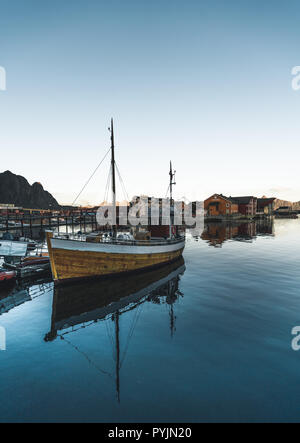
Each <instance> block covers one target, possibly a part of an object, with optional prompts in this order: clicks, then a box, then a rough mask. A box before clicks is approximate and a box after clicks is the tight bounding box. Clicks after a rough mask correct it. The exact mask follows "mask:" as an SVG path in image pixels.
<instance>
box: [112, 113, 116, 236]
mask: <svg viewBox="0 0 300 443" xmlns="http://www.w3.org/2000/svg"><path fill="white" fill-rule="evenodd" d="M110 132H111V136H110V140H111V171H112V206H113V221H115V223H117V221H116V171H115V139H114V122H113V119H111V126H110ZM116 236H117V226H116V224H114V225H113V237H116Z"/></svg>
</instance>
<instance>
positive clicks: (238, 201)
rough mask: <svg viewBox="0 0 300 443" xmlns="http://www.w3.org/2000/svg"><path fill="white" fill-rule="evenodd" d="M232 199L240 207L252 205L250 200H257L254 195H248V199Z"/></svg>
mask: <svg viewBox="0 0 300 443" xmlns="http://www.w3.org/2000/svg"><path fill="white" fill-rule="evenodd" d="M230 198H232V199H233V200H234V201H235V202H236V203H239V204H240V205H247V204H249V203H250V200H252V199H256V197H253V195H248V196H246V197H230Z"/></svg>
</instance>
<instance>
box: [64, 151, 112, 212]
mask: <svg viewBox="0 0 300 443" xmlns="http://www.w3.org/2000/svg"><path fill="white" fill-rule="evenodd" d="M109 152H110V148H109V150H108V151H107V153H106V154H105V156H104V157H103V159H102V160H101V162H100V163H99V164H98V166H97V168H96V169H95V170H94V172H93V173H92V175H91V176H90V178H89V179H88V181H87V182H86V183H85V185H84V186H83V187H82V189H81V191H80V192H79V194H78V195H77V197H76V198H75V200H74V201H73V203H72V206H73V205H74V203H75V202H76V201H77V200H78V198H79V197H80V195H81V194H82V192H83V191H84V189H85V188H86V187H87V185H88V184H89V182H90V181H91V179H92V178H93V177H94V175H95V174H96V172H97V171H98V169H99V168H100V166H101V164H102V163H103V162H104V160H105V158H106V157H107V155H108V153H109Z"/></svg>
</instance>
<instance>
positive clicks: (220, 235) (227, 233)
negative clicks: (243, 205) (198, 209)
mask: <svg viewBox="0 0 300 443" xmlns="http://www.w3.org/2000/svg"><path fill="white" fill-rule="evenodd" d="M274 235H275V233H274V221H273V219H270V220H252V221H249V222H241V221H239V222H208V223H205V225H204V230H203V232H202V234H201V239H202V240H205V241H207V243H208V244H209V245H210V246H214V247H222V244H223V243H224V242H226V241H228V240H234V241H242V242H247V241H248V242H252V241H253V240H254V239H255V238H257V237H258V236H274Z"/></svg>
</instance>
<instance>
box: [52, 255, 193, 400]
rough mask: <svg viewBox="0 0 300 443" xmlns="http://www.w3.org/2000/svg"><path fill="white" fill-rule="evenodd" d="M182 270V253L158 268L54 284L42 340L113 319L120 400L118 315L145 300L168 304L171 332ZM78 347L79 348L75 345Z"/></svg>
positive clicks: (117, 386) (183, 267) (173, 326)
mask: <svg viewBox="0 0 300 443" xmlns="http://www.w3.org/2000/svg"><path fill="white" fill-rule="evenodd" d="M184 271H185V265H184V259H183V258H182V257H181V258H179V259H178V260H176V261H175V262H173V263H170V264H168V265H164V266H162V267H161V268H160V269H158V270H148V271H144V272H139V273H137V274H135V275H131V276H128V275H126V276H119V277H111V278H106V279H102V280H98V281H97V280H95V281H93V282H88V283H87V282H86V283H84V282H82V283H77V284H76V285H74V284H73V285H67V286H57V287H55V288H54V295H53V306H52V319H51V330H50V331H49V332H48V333H47V334H46V336H45V338H44V339H45V341H52V340H55V339H56V338H57V337H58V336H59V337H60V338H62V339H65V335H67V334H69V333H72V332H73V331H74V330H77V329H78V328H81V327H87V326H89V325H92V324H95V323H96V322H98V321H101V320H105V321H112V322H113V323H114V329H115V340H114V341H115V347H116V353H115V355H116V390H117V398H118V401H120V376H119V373H120V340H119V333H120V327H119V318H120V316H121V315H124V314H125V313H126V312H129V311H132V310H134V309H136V308H138V307H139V306H140V305H142V304H143V303H145V302H151V303H156V304H160V303H161V304H168V305H169V314H170V330H171V334H173V333H174V330H175V316H174V311H173V305H174V303H175V302H176V301H177V300H178V299H179V297H180V296H183V294H182V293H181V292H180V290H179V281H180V276H181V275H183V273H184ZM77 350H78V349H77Z"/></svg>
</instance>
